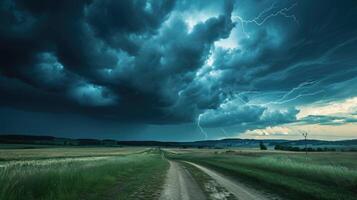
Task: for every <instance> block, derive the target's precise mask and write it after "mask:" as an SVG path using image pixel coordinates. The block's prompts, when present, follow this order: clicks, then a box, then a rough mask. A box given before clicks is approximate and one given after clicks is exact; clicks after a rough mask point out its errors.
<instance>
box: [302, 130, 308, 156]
mask: <svg viewBox="0 0 357 200" xmlns="http://www.w3.org/2000/svg"><path fill="white" fill-rule="evenodd" d="M301 134H302V136H303V137H304V138H305V155H306V158H307V140H306V138H307V131H301Z"/></svg>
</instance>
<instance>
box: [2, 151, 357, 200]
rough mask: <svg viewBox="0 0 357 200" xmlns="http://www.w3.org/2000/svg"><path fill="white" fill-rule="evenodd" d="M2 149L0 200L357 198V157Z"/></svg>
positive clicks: (346, 154)
mask: <svg viewBox="0 0 357 200" xmlns="http://www.w3.org/2000/svg"><path fill="white" fill-rule="evenodd" d="M9 147H10V146H7V147H6V148H3V149H0V199H1V200H5V199H6V200H12V199H26V200H27V199H125V200H127V199H128V200H130V199H160V200H165V199H195V200H196V199H209V200H218V199H245V200H248V199H291V200H295V199H325V200H333V199H345V200H352V199H355V196H356V195H357V193H356V191H357V161H356V159H355V158H356V157H357V153H355V152H309V153H308V154H307V156H306V155H305V153H304V152H289V151H276V150H267V151H261V150H257V149H253V148H245V149H243V148H230V149H204V148H201V149H198V148H165V149H160V148H154V147H52V148H49V147H47V146H43V147H41V148H37V147H31V148H29V149H26V148H25V149H24V148H20V149H19V148H18V147H19V146H18V145H15V146H13V147H11V148H9Z"/></svg>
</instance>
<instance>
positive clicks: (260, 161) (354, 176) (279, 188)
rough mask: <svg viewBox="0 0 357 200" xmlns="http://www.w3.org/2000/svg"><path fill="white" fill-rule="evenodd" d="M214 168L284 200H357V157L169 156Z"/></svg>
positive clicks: (249, 153) (271, 154) (204, 153)
mask: <svg viewBox="0 0 357 200" xmlns="http://www.w3.org/2000/svg"><path fill="white" fill-rule="evenodd" d="M167 155H168V157H171V158H172V159H180V160H189V161H192V162H196V163H199V164H202V165H206V166H208V167H211V168H214V169H216V170H218V171H221V172H222V173H225V174H227V175H229V176H231V177H235V178H236V179H239V180H240V181H244V182H245V183H247V184H250V185H252V186H255V187H258V189H265V190H268V191H270V192H272V193H279V194H280V195H281V196H283V197H284V198H285V199H331V200H332V199H356V198H355V197H356V196H357V171H356V169H357V160H356V159H355V158H356V157H357V154H355V153H310V154H309V155H308V157H307V158H306V157H305V155H304V154H303V153H276V152H264V153H260V152H257V151H255V152H245V151H243V152H239V151H233V152H232V151H230V152H227V153H226V152H224V151H220V152H216V153H214V152H213V151H206V152H197V153H195V152H188V153H182V154H180V153H177V152H176V154H173V153H167Z"/></svg>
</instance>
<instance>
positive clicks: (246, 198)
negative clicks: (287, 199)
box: [186, 161, 276, 200]
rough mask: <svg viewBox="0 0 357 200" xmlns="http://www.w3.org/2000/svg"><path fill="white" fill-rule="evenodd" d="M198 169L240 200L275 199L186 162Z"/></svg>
mask: <svg viewBox="0 0 357 200" xmlns="http://www.w3.org/2000/svg"><path fill="white" fill-rule="evenodd" d="M186 163H188V164H191V165H193V166H195V167H197V168H198V169H200V170H202V171H203V172H204V173H206V174H208V175H209V176H210V177H211V178H212V179H214V180H215V181H216V182H217V183H218V184H220V185H221V186H222V187H224V188H226V189H227V190H228V191H229V192H230V193H232V194H233V195H234V196H235V197H237V198H238V199H242V200H269V199H276V198H269V197H266V195H264V194H261V193H260V192H259V191H257V190H254V189H252V188H249V187H247V186H246V185H243V184H240V183H238V182H236V181H232V180H230V179H229V178H227V177H225V176H224V175H222V174H220V173H218V172H216V171H213V170H211V169H208V168H206V167H204V166H201V165H198V164H195V163H192V162H187V161H186Z"/></svg>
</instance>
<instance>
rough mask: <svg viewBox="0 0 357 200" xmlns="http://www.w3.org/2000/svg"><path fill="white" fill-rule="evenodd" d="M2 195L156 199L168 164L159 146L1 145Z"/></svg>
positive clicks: (3, 198)
mask: <svg viewBox="0 0 357 200" xmlns="http://www.w3.org/2000/svg"><path fill="white" fill-rule="evenodd" d="M0 159H1V161H0V199H1V200H12V199H26V200H31V199H36V200H37V199H125V200H126V199H155V198H158V195H159V194H160V191H161V188H162V184H163V182H164V178H165V173H162V172H163V171H166V170H167V169H168V166H169V165H168V163H167V161H165V160H163V159H162V156H161V155H160V151H159V150H157V149H144V148H46V149H6V150H4V149H2V150H0Z"/></svg>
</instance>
